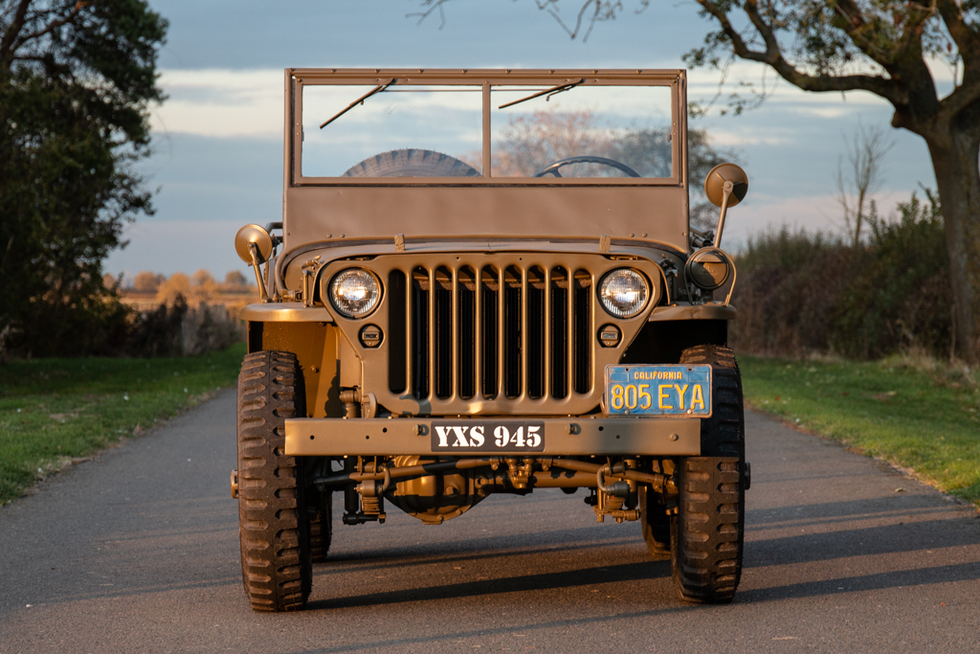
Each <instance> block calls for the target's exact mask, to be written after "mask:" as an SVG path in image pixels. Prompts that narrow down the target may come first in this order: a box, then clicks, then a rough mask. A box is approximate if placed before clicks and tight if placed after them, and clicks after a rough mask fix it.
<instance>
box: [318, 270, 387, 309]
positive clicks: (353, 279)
mask: <svg viewBox="0 0 980 654" xmlns="http://www.w3.org/2000/svg"><path fill="white" fill-rule="evenodd" d="M379 300H381V284H379V283H378V278H377V277H375V276H374V275H373V274H371V273H370V272H368V271H367V270H363V269H361V268H348V269H347V270H342V271H341V272H339V273H337V274H336V276H334V278H333V281H332V282H330V302H331V303H332V304H333V306H334V308H335V309H337V311H339V312H340V313H342V314H344V315H345V316H347V317H348V318H363V317H364V316H366V315H368V314H370V313H371V312H372V311H374V309H375V308H376V307H377V306H378V301H379Z"/></svg>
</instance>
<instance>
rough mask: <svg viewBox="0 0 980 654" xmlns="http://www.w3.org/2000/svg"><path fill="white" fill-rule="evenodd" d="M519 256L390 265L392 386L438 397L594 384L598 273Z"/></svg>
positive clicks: (511, 396)
mask: <svg viewBox="0 0 980 654" xmlns="http://www.w3.org/2000/svg"><path fill="white" fill-rule="evenodd" d="M514 259H516V260H515V261H511V262H500V264H499V265H490V264H488V265H482V266H481V265H479V264H476V265H469V264H465V263H461V264H457V265H453V266H447V265H441V266H431V267H429V266H415V267H410V268H409V267H405V268H394V269H392V270H390V271H389V273H388V278H387V293H388V303H389V309H388V354H389V356H388V388H389V391H390V392H391V393H392V394H394V395H398V396H404V395H405V394H410V395H412V396H414V397H415V398H417V399H419V400H428V401H429V402H430V403H431V404H432V405H433V406H434V405H437V404H439V403H440V401H445V400H449V399H460V400H466V401H474V400H476V401H481V400H483V401H486V400H497V401H500V400H504V399H506V400H524V399H531V400H542V399H544V400H547V399H549V398H551V399H557V400H561V399H565V398H568V397H569V395H570V394H579V395H582V394H590V393H591V392H592V387H593V377H594V374H593V371H594V359H595V352H594V347H595V338H594V337H593V335H594V332H595V329H594V325H593V302H594V300H593V296H594V293H593V288H592V284H593V281H592V280H593V275H592V274H591V273H590V272H589V271H586V270H582V269H574V268H573V267H571V266H560V265H558V266H555V265H546V264H535V263H526V262H525V261H524V260H525V259H526V257H519V258H518V257H515V258H514Z"/></svg>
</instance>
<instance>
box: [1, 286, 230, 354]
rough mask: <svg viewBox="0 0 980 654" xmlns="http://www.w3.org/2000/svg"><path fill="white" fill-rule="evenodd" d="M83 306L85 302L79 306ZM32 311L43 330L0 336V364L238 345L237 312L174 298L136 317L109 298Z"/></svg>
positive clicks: (12, 331)
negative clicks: (22, 359)
mask: <svg viewBox="0 0 980 654" xmlns="http://www.w3.org/2000/svg"><path fill="white" fill-rule="evenodd" d="M82 301H86V302H88V301H89V300H82ZM84 309H85V310H84V311H80V310H78V307H62V306H60V305H57V304H53V305H41V304H39V305H38V306H36V307H34V308H33V310H34V311H35V312H36V313H37V319H38V320H41V319H43V324H46V325H48V328H47V329H46V330H45V331H44V332H43V333H25V332H23V331H18V330H16V329H14V328H7V329H6V330H4V331H3V332H0V361H4V360H6V359H8V358H11V357H25V358H34V357H37V358H40V357H83V356H124V357H143V358H151V357H179V356H195V355H199V354H205V353H207V352H215V351H219V350H224V349H225V348H227V347H228V346H230V345H233V344H235V343H240V342H242V341H243V340H244V337H245V330H244V326H243V325H242V323H241V321H240V320H239V319H238V316H237V312H234V311H231V310H229V309H227V308H226V307H224V306H222V305H208V304H206V303H203V302H202V303H200V304H199V305H198V306H197V307H196V308H192V307H189V306H188V305H187V302H186V300H184V297H183V296H182V295H180V294H178V295H176V297H175V298H174V300H173V301H172V302H171V303H169V304H160V305H159V306H158V307H156V308H155V309H150V310H145V311H139V310H136V309H133V308H131V307H128V306H126V305H124V304H122V303H121V302H119V301H118V299H117V298H116V297H115V295H110V296H108V297H107V298H106V299H104V300H101V301H97V303H96V304H94V305H92V306H85V307H84Z"/></svg>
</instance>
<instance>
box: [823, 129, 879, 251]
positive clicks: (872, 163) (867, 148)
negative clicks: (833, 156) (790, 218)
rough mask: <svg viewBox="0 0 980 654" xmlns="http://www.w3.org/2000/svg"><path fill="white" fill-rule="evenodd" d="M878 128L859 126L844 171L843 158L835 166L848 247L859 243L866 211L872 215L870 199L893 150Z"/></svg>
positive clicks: (849, 148)
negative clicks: (889, 153) (887, 155)
mask: <svg viewBox="0 0 980 654" xmlns="http://www.w3.org/2000/svg"><path fill="white" fill-rule="evenodd" d="M892 145H893V144H892V143H890V142H889V141H887V140H886V139H885V135H884V132H883V131H882V129H881V128H879V127H871V128H865V127H864V126H863V125H862V126H859V127H858V129H857V132H856V133H855V134H854V140H853V141H852V142H850V143H848V144H847V168H848V171H847V172H848V174H845V172H844V158H843V157H841V159H840V160H839V161H838V162H837V180H836V181H837V204H839V205H840V207H841V210H842V211H843V212H844V227H845V229H846V230H847V233H848V236H849V237H850V239H851V247H854V248H856V247H857V246H858V245H859V244H860V243H861V228H862V227H863V226H864V223H866V222H867V221H868V219H869V214H868V213H866V212H867V211H871V212H872V213H873V212H874V200H873V199H871V195H872V194H874V193H876V192H877V191H878V190H879V189H881V185H882V183H883V182H884V180H883V178H882V171H881V168H882V165H883V164H884V160H885V155H886V154H888V151H889V150H891V149H892Z"/></svg>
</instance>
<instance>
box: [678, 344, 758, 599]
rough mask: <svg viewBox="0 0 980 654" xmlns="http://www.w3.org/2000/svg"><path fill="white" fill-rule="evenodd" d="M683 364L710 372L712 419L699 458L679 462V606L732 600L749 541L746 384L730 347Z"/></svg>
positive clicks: (706, 348)
mask: <svg viewBox="0 0 980 654" xmlns="http://www.w3.org/2000/svg"><path fill="white" fill-rule="evenodd" d="M681 363H688V364H708V365H710V366H711V378H712V387H711V393H712V398H713V399H712V402H713V407H712V415H711V417H710V418H707V419H704V420H702V421H701V456H697V457H685V458H683V459H680V460H679V462H678V466H677V469H676V473H675V475H676V480H677V481H676V485H677V489H678V505H677V515H676V516H674V517H673V519H672V520H671V525H670V527H671V529H670V532H671V533H670V536H671V568H672V570H673V577H674V587H675V588H676V590H677V594H678V595H679V596H680V598H681V599H682V600H684V601H687V602H694V603H700V604H720V603H727V602H730V601H731V600H732V597H733V596H734V595H735V589H736V588H738V583H739V580H740V578H741V575H742V549H743V541H744V533H745V485H746V466H745V417H744V413H743V409H742V380H741V375H740V374H739V371H738V364H737V363H736V361H735V355H734V354H733V353H732V351H731V350H730V349H728V348H727V347H721V346H716V345H700V346H697V347H694V348H691V349H689V350H685V351H684V353H683V354H682V356H681Z"/></svg>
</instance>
